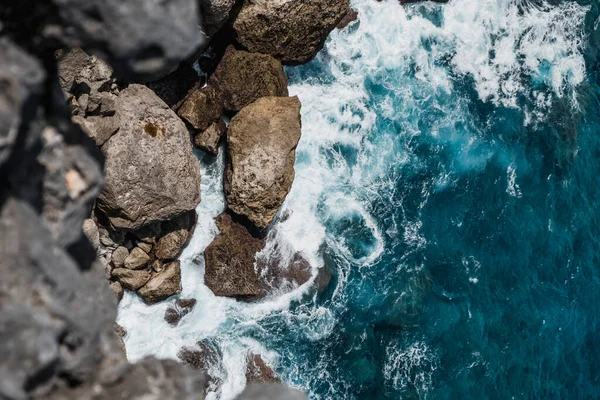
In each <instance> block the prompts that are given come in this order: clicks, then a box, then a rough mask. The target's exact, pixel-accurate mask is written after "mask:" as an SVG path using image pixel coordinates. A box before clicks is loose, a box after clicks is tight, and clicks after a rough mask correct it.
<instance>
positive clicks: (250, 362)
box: [246, 353, 281, 383]
mask: <svg viewBox="0 0 600 400" xmlns="http://www.w3.org/2000/svg"><path fill="white" fill-rule="evenodd" d="M246 382H247V383H281V379H279V377H278V376H277V375H275V373H274V372H273V370H272V369H271V368H270V367H269V366H268V365H267V364H266V363H265V360H263V359H262V357H261V356H260V355H258V354H252V353H250V354H248V357H247V358H246Z"/></svg>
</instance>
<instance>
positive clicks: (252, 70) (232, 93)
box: [209, 46, 288, 112]
mask: <svg viewBox="0 0 600 400" xmlns="http://www.w3.org/2000/svg"><path fill="white" fill-rule="evenodd" d="M209 83H210V84H211V85H214V86H215V87H216V88H217V89H218V90H219V91H220V92H221V95H222V96H223V106H224V107H225V109H226V110H228V111H233V112H237V111H239V110H241V109H242V108H244V107H245V106H247V105H248V104H250V103H252V102H254V101H255V100H256V99H259V98H261V97H267V96H280V97H287V96H288V87H287V86H288V81H287V77H286V75H285V73H284V72H283V67H282V66H281V63H280V62H279V61H277V60H276V59H274V58H273V57H271V56H269V55H267V54H259V53H249V52H247V51H242V50H236V49H235V48H234V47H233V46H229V47H228V48H227V50H226V51H225V55H223V58H222V59H221V61H220V62H219V65H218V66H217V69H216V70H215V73H214V74H213V75H212V76H211V78H210V80H209Z"/></svg>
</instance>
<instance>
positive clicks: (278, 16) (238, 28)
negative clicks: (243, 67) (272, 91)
mask: <svg viewBox="0 0 600 400" xmlns="http://www.w3.org/2000/svg"><path fill="white" fill-rule="evenodd" d="M348 7H349V4H348V0H305V1H273V0H253V1H245V2H244V5H243V6H242V9H241V10H240V12H239V14H238V16H237V17H236V19H235V21H234V23H233V29H234V30H235V33H236V34H237V36H236V38H237V41H238V42H239V43H240V44H241V45H242V46H244V47H245V48H246V49H247V50H248V51H251V52H254V53H263V54H270V55H272V56H273V57H275V58H277V59H278V60H280V61H281V62H282V63H284V64H290V65H297V64H303V63H305V62H308V61H310V60H311V59H312V58H313V57H314V56H315V55H316V54H317V53H318V52H319V50H321V49H322V48H323V45H324V44H325V40H326V39H327V36H328V35H329V32H331V31H332V30H333V29H335V27H336V26H337V25H338V23H339V22H340V20H341V19H342V18H343V17H344V16H345V15H346V13H347V11H348Z"/></svg>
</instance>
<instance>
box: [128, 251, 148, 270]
mask: <svg viewBox="0 0 600 400" xmlns="http://www.w3.org/2000/svg"><path fill="white" fill-rule="evenodd" d="M148 262H150V257H149V256H148V254H146V252H145V251H144V250H142V249H140V248H139V247H136V248H134V249H133V250H131V253H129V255H128V256H127V258H126V259H125V261H124V263H123V264H124V265H125V268H129V269H142V268H144V267H145V266H146V265H147V264H148Z"/></svg>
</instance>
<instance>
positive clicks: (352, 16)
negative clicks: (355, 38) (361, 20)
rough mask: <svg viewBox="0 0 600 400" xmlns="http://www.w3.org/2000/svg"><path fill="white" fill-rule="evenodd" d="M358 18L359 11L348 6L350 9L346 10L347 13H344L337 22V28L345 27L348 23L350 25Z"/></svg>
mask: <svg viewBox="0 0 600 400" xmlns="http://www.w3.org/2000/svg"><path fill="white" fill-rule="evenodd" d="M356 20H358V11H356V10H355V9H354V8H352V7H348V11H346V15H344V18H342V19H341V21H340V22H339V23H338V24H337V28H338V29H344V28H345V27H347V26H348V25H350V24H351V23H352V22H354V21H356Z"/></svg>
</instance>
